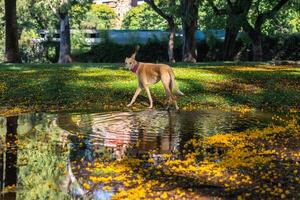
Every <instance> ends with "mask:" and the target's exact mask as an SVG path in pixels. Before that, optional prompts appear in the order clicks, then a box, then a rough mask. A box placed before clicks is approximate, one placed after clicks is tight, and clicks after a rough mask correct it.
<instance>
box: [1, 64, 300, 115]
mask: <svg viewBox="0 0 300 200" xmlns="http://www.w3.org/2000/svg"><path fill="white" fill-rule="evenodd" d="M173 67H174V71H175V74H176V79H177V82H178V85H179V87H180V89H181V90H182V91H183V92H184V93H185V94H186V95H185V96H183V97H179V98H178V103H179V106H180V107H181V109H184V110H194V109H203V108H205V109H206V108H219V109H234V110H241V109H243V108H247V109H248V108H250V109H264V110H276V111H279V110H287V109H290V108H296V109H299V108H300V68H298V67H287V66H272V65H269V64H268V63H264V64H261V63H244V64H242V65H241V64H236V63H201V64H191V65H187V64H182V63H177V64H175V65H174V66H173ZM136 86H137V81H136V77H135V75H134V74H133V73H131V72H129V71H126V70H125V69H124V65H123V64H84V63H80V64H71V65H58V64H31V65H29V64H23V65H16V64H0V114H2V115H5V114H11V113H19V112H29V111H47V112H51V111H103V110H126V109H127V108H126V104H127V103H128V102H129V101H130V100H131V97H132V95H133V94H134V92H135V89H136ZM151 92H152V95H153V97H154V105H155V107H156V108H163V107H164V102H165V94H164V91H163V87H162V85H161V83H159V84H156V85H155V86H153V87H152V88H151ZM145 106H148V99H147V97H146V94H145V92H143V93H142V95H141V96H140V97H138V99H137V102H136V104H135V107H134V109H143V108H145Z"/></svg>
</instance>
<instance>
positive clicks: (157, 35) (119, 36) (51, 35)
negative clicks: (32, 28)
mask: <svg viewBox="0 0 300 200" xmlns="http://www.w3.org/2000/svg"><path fill="white" fill-rule="evenodd" d="M76 32H77V33H83V34H84V38H85V41H86V43H87V44H89V45H96V44H99V43H101V42H102V41H104V40H105V39H109V40H110V41H112V42H114V43H116V44H133V43H138V44H146V43H147V42H148V41H149V40H151V39H152V40H158V41H164V40H167V39H168V36H169V33H168V32H167V31H162V30H83V31H79V30H71V34H74V33H76ZM207 34H212V35H213V36H214V37H215V38H217V39H219V40H224V37H225V31H224V30H209V31H205V32H204V31H199V30H197V31H196V34H195V39H196V41H197V42H200V41H203V40H205V39H206V37H207ZM39 35H40V38H39V39H36V40H35V41H37V42H43V41H48V40H51V41H54V42H59V41H60V39H59V37H60V36H59V33H58V31H54V32H49V31H48V30H40V31H39ZM176 37H177V38H182V37H183V34H182V32H177V33H176Z"/></svg>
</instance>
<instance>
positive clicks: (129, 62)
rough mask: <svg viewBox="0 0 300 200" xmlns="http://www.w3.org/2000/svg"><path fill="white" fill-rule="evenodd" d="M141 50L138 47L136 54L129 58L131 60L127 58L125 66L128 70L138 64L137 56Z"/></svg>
mask: <svg viewBox="0 0 300 200" xmlns="http://www.w3.org/2000/svg"><path fill="white" fill-rule="evenodd" d="M139 49H140V46H136V48H135V52H134V53H133V54H132V55H131V57H129V58H128V57H126V59H125V66H126V68H127V69H132V68H133V67H134V66H135V65H136V64H137V61H136V60H135V56H136V54H137V52H138V50H139Z"/></svg>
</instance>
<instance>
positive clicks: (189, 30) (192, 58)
mask: <svg viewBox="0 0 300 200" xmlns="http://www.w3.org/2000/svg"><path fill="white" fill-rule="evenodd" d="M180 3H181V9H182V14H183V15H182V30H183V49H182V51H183V52H182V54H183V55H182V58H183V61H184V62H196V58H197V47H196V40H195V32H196V30H197V25H198V9H199V0H181V1H180Z"/></svg>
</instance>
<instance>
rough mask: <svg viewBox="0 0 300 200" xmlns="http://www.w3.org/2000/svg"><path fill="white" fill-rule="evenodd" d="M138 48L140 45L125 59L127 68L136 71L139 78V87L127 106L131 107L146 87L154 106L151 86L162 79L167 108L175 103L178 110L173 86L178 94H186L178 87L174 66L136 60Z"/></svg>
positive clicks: (151, 105) (151, 103) (151, 106)
mask: <svg viewBox="0 0 300 200" xmlns="http://www.w3.org/2000/svg"><path fill="white" fill-rule="evenodd" d="M138 50H139V47H137V48H136V50H135V52H134V53H133V54H132V56H131V57H130V58H128V57H126V59H125V65H126V68H127V69H129V70H130V71H132V72H133V73H135V74H136V76H137V79H138V88H137V89H136V92H135V94H134V96H133V97H132V100H131V102H130V103H129V104H128V105H127V107H131V106H132V105H133V103H134V102H135V100H136V98H137V97H138V95H139V94H140V93H141V91H142V89H145V90H146V93H147V96H148V98H149V101H150V106H149V108H150V109H151V108H153V100H152V97H151V93H150V90H149V86H150V85H153V84H156V83H158V82H159V81H161V82H162V84H163V86H164V89H165V92H166V95H167V99H168V107H167V109H168V108H169V106H170V105H171V104H174V105H175V108H176V110H179V107H178V105H177V102H176V98H175V96H174V95H173V88H175V89H176V92H177V94H178V95H184V94H183V93H182V92H181V91H180V90H179V88H178V87H177V84H176V81H175V74H174V72H173V70H172V68H171V67H170V66H169V65H166V64H154V63H142V62H138V61H136V59H135V57H136V54H137V51H138Z"/></svg>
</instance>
